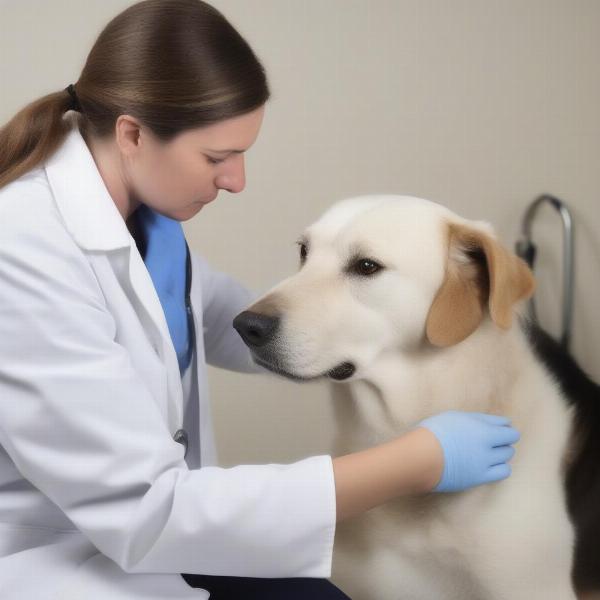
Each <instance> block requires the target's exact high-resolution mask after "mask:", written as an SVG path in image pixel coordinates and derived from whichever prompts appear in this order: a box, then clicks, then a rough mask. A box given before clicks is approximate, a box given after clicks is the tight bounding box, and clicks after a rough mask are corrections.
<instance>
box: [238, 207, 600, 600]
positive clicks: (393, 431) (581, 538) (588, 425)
mask: <svg viewBox="0 0 600 600" xmlns="http://www.w3.org/2000/svg"><path fill="white" fill-rule="evenodd" d="M299 246H300V269H299V270H298V272H297V273H296V274H294V275H292V276H291V277H289V278H287V279H285V280H284V281H282V282H281V283H279V284H278V285H276V286H275V287H274V288H272V289H271V290H270V291H268V292H267V293H266V294H264V295H263V296H261V297H260V298H259V299H258V300H257V301H256V302H254V303H253V304H252V305H251V306H249V307H248V308H247V309H246V310H245V311H243V312H242V313H241V314H239V315H238V316H237V317H236V318H235V319H234V322H233V326H234V327H235V329H236V330H237V331H238V333H239V334H240V335H241V337H242V338H243V340H244V341H245V343H246V344H247V345H248V347H249V348H250V350H251V352H252V356H253V360H254V361H255V362H256V363H258V364H260V365H262V366H263V367H266V368H267V369H270V370H271V371H273V372H275V373H277V374H279V375H281V376H284V377H287V378H289V379H292V380H294V381H300V382H301V381H306V380H314V379H328V380H329V381H330V382H331V393H332V401H333V403H334V404H333V406H334V411H335V417H336V419H335V422H336V427H337V431H336V432H335V443H334V447H333V448H332V455H333V456H339V455H342V454H348V453H351V452H356V451H359V450H362V449H365V448H368V447H371V446H374V445H377V444H381V443H384V442H387V441H390V440H391V439H393V438H395V437H398V436H399V435H401V434H403V433H404V432H406V431H408V430H410V429H411V428H413V427H414V426H415V425H416V424H417V423H418V422H419V421H420V420H422V419H424V418H426V417H428V416H431V415H433V414H436V413H439V412H442V411H445V410H450V409H454V410H465V411H478V412H487V413H492V414H499V415H505V416H507V417H509V418H510V420H511V425H513V426H514V427H515V428H517V429H518V430H519V432H520V433H521V439H520V441H519V443H518V445H517V452H516V454H515V456H514V458H513V459H512V461H511V465H512V474H511V476H510V477H509V478H508V479H506V480H504V481H500V482H496V483H492V484H488V485H483V486H478V487H475V488H471V489H469V490H466V491H464V492H460V493H430V494H423V495H420V496H407V497H400V498H397V499H395V500H392V501H390V502H388V503H386V504H384V505H381V506H378V507H376V508H373V509H371V510H369V511H367V512H365V513H363V514H362V515H360V516H357V517H353V518H351V519H347V520H344V521H341V522H339V523H338V524H337V528H336V536H335V543H334V553H333V567H332V581H333V582H334V583H336V584H337V585H338V586H339V587H340V588H341V589H342V590H344V591H345V592H346V593H347V594H348V595H349V596H350V597H352V598H353V600H438V599H439V600H482V599H485V600H508V599H510V600H538V599H539V600H574V599H575V598H577V597H580V598H583V597H586V598H591V597H595V596H593V595H592V596H590V595H587V596H584V594H593V592H594V590H598V589H600V558H599V557H600V552H598V551H599V550H600V547H599V546H598V541H597V540H598V538H599V537H600V536H599V535H598V534H599V533H600V527H599V525H600V516H599V513H600V508H599V507H600V478H599V477H598V466H597V465H598V464H600V441H599V440H600V435H599V434H600V394H599V393H598V391H599V388H598V387H597V386H596V385H595V384H594V383H593V382H592V381H591V380H590V379H589V378H588V377H587V376H586V375H585V373H583V371H581V370H580V369H579V368H578V367H577V365H576V363H575V362H574V361H573V360H572V358H571V357H570V356H569V355H568V354H567V353H566V352H564V351H563V350H562V349H561V348H560V346H559V345H558V344H557V343H555V342H553V340H552V338H550V336H547V335H545V334H544V333H543V331H542V330H541V329H540V328H539V327H537V326H536V325H535V324H532V323H530V322H528V321H527V319H526V317H525V314H524V312H525V311H524V301H525V300H526V299H527V298H529V297H530V296H531V295H532V294H533V292H534V289H535V280H534V277H533V274H532V273H531V271H530V270H529V268H528V267H527V265H526V263H525V262H524V261H522V260H521V259H520V258H518V257H517V256H516V255H515V254H513V253H512V252H510V251H509V250H507V249H506V247H505V246H503V245H502V243H501V242H500V241H499V240H498V237H497V235H496V234H495V232H494V229H493V227H492V226H491V225H490V224H489V223H487V222H485V221H473V220H468V219H465V218H462V217H460V216H458V215H457V214H455V213H453V212H452V211H450V210H449V209H447V208H445V207H444V206H442V205H440V204H438V203H435V202H432V201H429V200H425V199H421V198H415V197H411V196H397V195H372V196H357V197H353V198H347V199H345V200H341V201H339V202H337V203H335V204H334V205H333V206H332V207H331V208H330V209H329V210H327V211H326V212H325V213H324V214H323V215H322V216H321V218H319V219H318V220H317V221H316V222H315V223H313V224H312V225H310V226H309V227H308V228H307V229H306V230H305V232H304V234H303V235H302V237H301V239H300V240H299ZM594 453H595V455H594ZM594 461H595V464H594ZM588 530H589V532H590V533H589V534H586V531H588ZM576 594H579V596H577V595H576Z"/></svg>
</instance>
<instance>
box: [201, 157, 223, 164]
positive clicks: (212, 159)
mask: <svg viewBox="0 0 600 600" xmlns="http://www.w3.org/2000/svg"><path fill="white" fill-rule="evenodd" d="M206 158H208V162H209V163H210V164H211V165H218V164H219V163H222V162H224V161H225V159H224V158H221V159H216V158H211V157H210V156H207V157H206Z"/></svg>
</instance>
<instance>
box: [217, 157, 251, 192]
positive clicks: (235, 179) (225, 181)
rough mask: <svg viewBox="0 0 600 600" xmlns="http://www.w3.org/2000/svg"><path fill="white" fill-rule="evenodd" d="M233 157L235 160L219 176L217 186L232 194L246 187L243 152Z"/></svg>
mask: <svg viewBox="0 0 600 600" xmlns="http://www.w3.org/2000/svg"><path fill="white" fill-rule="evenodd" d="M232 158H233V160H232V161H231V162H230V164H229V169H228V170H226V171H225V172H224V173H221V174H220V175H219V176H218V177H217V181H216V186H217V188H219V189H222V190H227V191H228V192H231V193H232V194H237V193H238V192H241V191H242V190H243V189H244V188H245V187H246V170H245V167H244V156H243V154H239V155H237V156H235V157H232Z"/></svg>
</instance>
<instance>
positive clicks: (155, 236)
mask: <svg viewBox="0 0 600 600" xmlns="http://www.w3.org/2000/svg"><path fill="white" fill-rule="evenodd" d="M136 212H137V223H138V225H139V227H140V228H141V229H142V231H143V232H144V236H145V240H146V254H145V256H144V263H145V264H146V268H147V269H148V272H149V273H150V277H151V278H152V282H153V283H154V287H155V288H156V293H157V294H158V297H159V299H160V303H161V305H162V307H163V311H164V313H165V318H166V320H167V325H168V326H169V333H170V334H171V340H172V342H173V346H174V347H175V352H176V354H177V361H178V363H179V371H180V373H183V372H184V370H185V369H186V367H187V366H188V365H189V362H190V359H191V355H192V348H191V346H190V343H189V330H188V315H187V311H186V305H185V284H186V256H187V250H186V243H185V236H184V233H183V228H182V226H181V223H180V222H179V221H177V220H175V219H170V218H169V217H165V216H164V215H161V214H159V213H157V212H155V211H153V210H152V209H151V208H149V207H148V206H146V205H145V204H141V205H140V206H139V207H138V208H137V210H136Z"/></svg>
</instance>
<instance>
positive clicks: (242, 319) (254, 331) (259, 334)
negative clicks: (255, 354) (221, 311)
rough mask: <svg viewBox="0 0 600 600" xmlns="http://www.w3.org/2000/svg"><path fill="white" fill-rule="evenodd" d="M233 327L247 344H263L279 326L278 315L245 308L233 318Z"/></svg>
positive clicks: (271, 337)
mask: <svg viewBox="0 0 600 600" xmlns="http://www.w3.org/2000/svg"><path fill="white" fill-rule="evenodd" d="M233 327H234V329H235V330H236V331H237V332H238V333H239V334H240V335H241V336H242V339H243V340H244V342H246V344H247V345H248V346H254V347H256V346H264V345H265V344H266V343H268V342H269V341H270V340H271V339H273V337H274V335H275V333H276V331H277V328H278V327H279V317H272V316H269V315H263V314H260V313H255V312H252V311H249V310H245V311H244V312H242V313H240V314H239V315H238V316H237V317H236V318H235V319H234V320H233Z"/></svg>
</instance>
